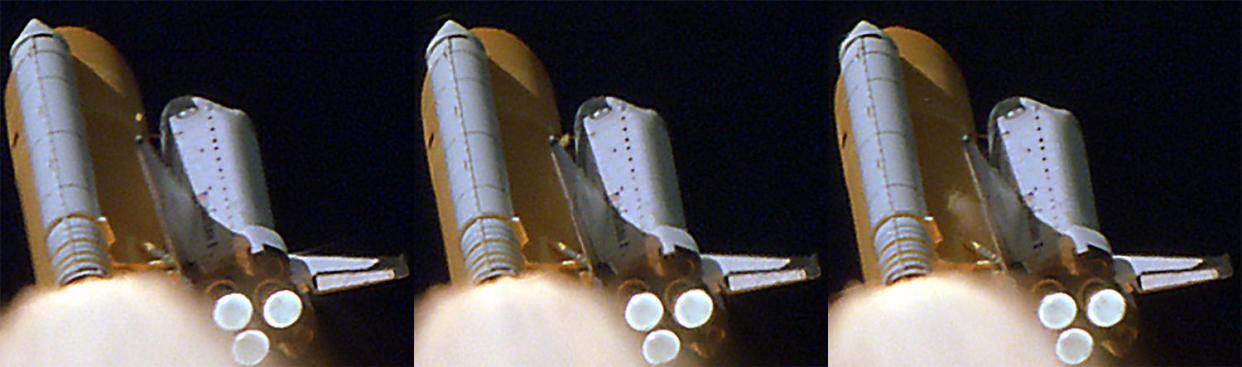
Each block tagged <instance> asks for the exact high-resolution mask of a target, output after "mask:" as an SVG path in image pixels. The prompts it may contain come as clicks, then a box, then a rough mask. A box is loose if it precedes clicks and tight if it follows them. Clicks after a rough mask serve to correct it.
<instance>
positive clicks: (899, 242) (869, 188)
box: [837, 21, 933, 284]
mask: <svg viewBox="0 0 1242 367" xmlns="http://www.w3.org/2000/svg"><path fill="white" fill-rule="evenodd" d="M837 57H838V59H839V60H840V62H841V74H842V78H843V82H844V88H845V96H846V100H847V103H848V104H849V111H850V129H851V131H852V132H853V138H854V147H855V149H856V150H857V152H858V166H859V169H860V170H861V171H862V184H863V196H864V197H865V198H866V200H867V216H868V218H870V220H871V228H872V231H873V237H872V245H873V246H875V255H876V258H877V259H878V261H879V265H880V272H881V274H882V275H883V277H884V282H885V283H886V284H887V283H892V282H894V281H896V280H898V279H901V278H903V277H907V276H911V275H920V274H926V273H928V272H930V271H931V260H932V259H933V255H932V251H931V246H930V244H931V240H930V237H929V236H928V234H927V229H926V228H925V227H924V226H923V222H922V219H923V218H925V217H926V216H927V206H926V204H924V202H923V184H922V180H921V176H920V172H919V164H918V156H917V153H916V151H915V138H914V126H913V124H911V122H910V112H909V110H908V109H907V107H906V94H905V90H904V87H903V86H902V79H901V78H902V77H901V59H900V58H899V56H898V54H897V46H896V45H895V44H894V43H893V41H892V39H890V38H889V37H888V35H887V34H885V33H884V32H883V31H881V30H879V29H877V28H876V27H875V26H873V25H871V24H870V23H867V22H866V21H862V22H859V23H858V25H857V26H855V27H854V30H852V31H850V34H849V36H848V37H847V38H846V39H845V41H844V42H842V43H841V49H840V53H839V54H838V55H837Z"/></svg>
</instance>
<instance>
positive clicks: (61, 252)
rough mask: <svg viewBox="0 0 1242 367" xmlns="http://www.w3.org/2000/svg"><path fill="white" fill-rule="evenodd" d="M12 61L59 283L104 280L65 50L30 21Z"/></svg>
mask: <svg viewBox="0 0 1242 367" xmlns="http://www.w3.org/2000/svg"><path fill="white" fill-rule="evenodd" d="M9 59H10V60H12V62H13V73H14V78H15V80H16V82H17V95H18V98H19V99H20V100H21V111H22V119H23V124H24V128H25V131H24V133H25V136H24V137H23V138H24V139H27V142H28V145H29V147H30V162H31V164H32V165H33V167H32V168H33V169H32V170H31V171H32V173H33V176H34V181H35V182H34V187H35V190H36V192H37V195H38V196H37V197H38V202H39V215H40V216H41V218H42V224H43V226H44V228H45V229H46V233H47V238H46V241H45V244H46V245H47V251H48V258H49V259H50V261H51V265H52V271H53V272H54V273H55V275H56V281H57V283H58V284H61V285H64V284H67V283H69V282H72V281H73V280H76V279H78V278H81V277H84V276H90V275H94V276H107V275H108V274H109V269H108V264H109V259H108V254H107V250H106V244H105V242H104V239H103V238H104V236H103V234H102V232H101V231H100V228H99V224H98V222H97V221H96V218H99V201H98V199H97V196H96V194H95V174H94V171H92V168H91V156H90V151H89V150H88V148H87V145H86V125H85V122H84V119H83V118H82V111H81V108H80V106H81V105H80V104H79V101H78V89H77V85H76V80H75V78H74V71H73V63H74V61H73V56H72V55H71V54H70V53H69V45H68V44H67V43H65V40H64V39H63V38H62V37H61V36H60V35H59V34H57V33H56V32H55V31H53V30H52V29H51V28H48V27H47V25H44V24H43V23H41V22H39V20H37V19H34V20H31V21H30V23H29V24H27V25H26V28H25V29H24V30H22V33H21V35H20V36H19V37H18V38H17V41H16V42H14V43H13V47H12V48H11V49H10V50H9Z"/></svg>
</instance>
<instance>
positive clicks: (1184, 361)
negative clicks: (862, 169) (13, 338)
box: [0, 2, 1242, 365]
mask: <svg viewBox="0 0 1242 367" xmlns="http://www.w3.org/2000/svg"><path fill="white" fill-rule="evenodd" d="M0 13H3V23H2V24H0V31H2V32H3V37H2V40H3V45H5V46H6V47H7V46H8V45H9V44H11V42H12V41H13V40H14V39H15V38H16V37H17V34H18V32H20V30H21V28H22V27H23V26H24V24H25V22H26V21H27V20H28V19H29V18H30V17H39V18H41V19H42V20H43V21H44V22H46V23H48V24H49V25H52V26H61V25H78V26H85V27H87V28H89V29H92V30H94V31H95V32H97V33H99V34H101V35H102V36H104V37H105V38H107V39H108V40H109V41H110V42H112V43H113V44H114V45H115V46H116V47H117V48H118V49H119V50H120V51H121V52H122V54H124V55H125V57H126V58H127V60H128V62H129V65H130V66H131V68H132V69H133V70H134V72H135V75H136V76H137V79H138V82H139V86H140V88H141V89H142V93H143V100H144V103H145V106H146V110H147V116H158V115H159V111H160V110H161V109H162V108H163V105H164V104H165V103H167V101H169V100H171V99H172V98H175V97H177V96H181V95H185V94H198V95H201V96H205V97H208V98H210V99H213V100H216V101H218V102H220V103H222V104H225V105H227V106H230V107H234V108H239V109H242V110H244V111H246V112H247V113H248V114H249V115H250V117H251V119H252V120H253V121H254V124H255V127H256V130H257V133H258V136H259V142H260V146H261V149H262V154H263V162H264V166H265V169H266V174H267V182H268V187H269V189H270V196H271V201H272V210H273V212H274V215H275V219H276V230H277V231H279V232H280V233H281V235H282V236H283V237H284V238H285V241H286V243H288V244H289V246H290V248H291V249H292V250H295V251H296V250H305V249H312V248H315V249H322V250H324V251H335V252H353V253H363V254H377V255H378V254H398V253H404V254H406V255H407V256H408V259H409V260H410V266H411V270H412V272H413V273H414V274H413V276H412V277H411V278H410V279H407V280H405V281H402V282H397V283H394V284H389V285H385V286H381V287H377V288H375V289H368V290H363V291H356V292H352V293H346V294H340V295H333V296H329V297H325V298H323V299H319V300H317V301H316V304H315V306H316V307H317V308H318V311H319V314H320V321H321V325H320V335H322V336H323V337H324V341H325V342H326V344H329V345H332V348H333V349H334V350H335V351H336V354H337V355H338V356H339V358H338V359H339V360H340V361H339V362H340V363H344V364H386V365H403V364H409V363H410V361H411V359H412V356H411V352H412V343H413V341H412V328H413V318H412V312H411V310H412V308H413V302H414V299H415V297H416V296H417V295H419V294H422V293H423V292H424V291H425V290H426V289H427V288H428V287H430V286H431V285H433V284H438V283H443V282H446V281H447V279H448V274H447V269H446V267H445V265H444V260H443V251H442V247H441V243H440V232H439V227H438V222H437V217H436V209H435V202H434V196H433V193H432V189H431V184H430V179H429V177H428V174H427V164H426V156H425V154H424V152H423V151H422V148H421V142H420V138H421V131H420V129H421V122H420V120H419V116H418V114H419V105H418V104H419V102H418V100H419V97H418V93H419V86H420V85H421V82H422V78H423V74H424V72H425V70H426V67H425V66H424V62H423V51H424V49H425V47H426V42H427V41H428V40H430V38H431V36H432V34H433V33H434V31H435V30H436V28H437V27H438V25H439V23H440V21H441V20H442V19H444V18H443V17H444V16H445V15H451V16H452V17H454V18H455V19H457V20H459V21H460V22H461V23H463V24H464V25H466V26H468V27H469V26H483V25H486V26H494V27H498V28H503V29H506V30H508V31H510V32H511V33H514V34H515V35H517V36H518V37H520V38H522V39H523V40H524V41H525V42H526V43H527V44H528V45H530V47H531V48H532V49H533V50H534V52H535V53H536V55H538V56H539V57H540V58H541V59H542V61H543V63H544V65H545V67H546V68H547V70H548V73H549V74H550V76H551V79H552V82H553V84H554V86H555V88H556V93H557V100H558V107H559V112H560V115H561V118H562V121H563V124H564V123H565V121H569V118H570V117H571V116H572V113H573V112H574V110H575V109H576V107H577V105H578V104H579V103H581V102H582V101H584V100H586V99H588V98H590V97H592V96H596V95H601V94H611V95H617V96H620V97H622V98H624V99H627V100H629V101H631V102H633V103H635V104H638V105H641V106H646V107H651V108H654V109H656V110H657V111H659V112H660V113H661V115H662V116H663V117H664V119H665V120H666V121H667V122H668V123H669V130H670V134H671V138H672V141H673V150H674V154H675V156H676V164H677V169H678V173H679V177H678V179H679V181H680V184H681V191H682V196H683V201H684V202H685V212H686V213H685V214H686V219H687V222H688V224H689V230H690V233H691V234H692V235H694V236H695V238H696V240H697V241H698V243H699V244H700V246H701V247H702V248H703V249H704V251H709V252H746V253H767V254H791V255H792V254H810V253H818V254H819V255H820V259H821V265H822V266H823V268H824V274H823V277H822V278H821V279H820V280H818V281H816V282H812V283H808V284H803V285H798V286H793V287H788V288H784V289H778V290H773V291H769V292H765V293H759V294H752V295H744V296H741V297H737V298H735V299H733V300H731V301H730V302H729V304H728V305H727V306H728V307H729V310H730V313H731V320H730V322H731V323H732V326H733V332H734V334H733V335H734V337H735V340H737V341H738V343H736V345H735V346H734V348H733V353H735V354H736V356H735V357H736V360H735V361H734V362H735V363H736V364H738V365H823V364H825V361H826V356H825V354H826V351H825V346H826V344H827V341H826V331H825V327H826V323H827V316H826V310H827V305H828V300H829V295H830V294H833V293H836V292H838V291H839V290H841V289H842V288H844V287H845V286H846V284H847V282H849V281H850V280H852V279H858V278H860V267H859V264H858V259H857V251H856V249H855V248H856V247H855V245H854V234H853V229H852V225H851V221H850V214H849V203H848V198H847V194H846V191H845V185H844V182H843V180H842V177H841V176H842V175H841V167H840V157H839V155H838V153H837V150H836V148H835V143H834V142H833V139H834V135H833V126H834V123H833V118H832V106H831V98H832V89H831V88H832V85H833V83H834V82H835V80H836V77H837V73H838V69H839V68H838V66H837V63H836V59H835V57H836V48H837V46H838V44H839V42H840V41H841V40H842V39H843V38H844V36H845V34H846V33H847V32H848V31H849V30H850V28H851V27H852V26H853V24H854V23H855V22H857V21H858V20H859V19H868V20H871V21H872V22H873V23H875V24H877V25H880V26H888V25H898V24H900V25H904V26H907V27H910V28H913V29H916V30H919V31H921V32H923V33H926V34H927V35H929V36H931V37H932V38H934V39H936V40H937V41H938V42H940V43H941V45H943V46H944V48H945V49H947V50H948V52H949V54H950V55H952V56H953V58H954V59H955V60H956V61H957V64H958V65H959V67H961V69H962V71H963V73H964V75H965V77H966V80H967V85H968V87H969V88H970V91H971V102H972V108H973V109H974V112H975V116H976V121H982V120H983V119H984V117H986V114H987V113H988V111H989V110H990V108H991V106H992V105H993V104H994V103H996V102H998V101H1000V100H1002V99H1004V98H1006V97H1009V96H1014V95H1025V96H1030V97H1034V98H1036V99H1038V100H1040V101H1043V102H1046V103H1048V104H1050V105H1053V106H1057V107H1062V108H1066V109H1069V110H1070V111H1072V112H1074V113H1075V115H1076V116H1077V117H1078V119H1079V120H1080V121H1081V122H1082V125H1083V130H1084V136H1085V139H1086V144H1087V152H1088V158H1089V162H1090V167H1091V173H1092V181H1093V184H1094V190H1095V191H1094V192H1095V197H1096V200H1097V203H1096V207H1097V210H1098V212H1099V218H1100V222H1101V227H1102V228H1101V232H1102V233H1104V235H1105V236H1107V237H1108V239H1109V241H1110V242H1111V243H1112V246H1113V248H1114V250H1115V251H1116V252H1118V253H1177V254H1187V255H1195V254H1198V255H1217V254H1223V253H1229V254H1230V255H1231V256H1232V257H1233V259H1234V267H1235V268H1238V259H1239V258H1242V254H1239V251H1238V250H1239V243H1242V242H1239V237H1238V234H1239V229H1240V228H1242V226H1240V223H1239V218H1240V217H1242V216H1240V214H1242V210H1240V207H1239V204H1240V203H1242V198H1240V197H1239V193H1242V190H1239V189H1240V187H1242V186H1239V172H1242V163H1240V162H1239V138H1240V137H1242V136H1240V135H1239V126H1242V118H1240V112H1239V103H1242V94H1240V89H1242V78H1240V75H1239V69H1240V68H1239V64H1240V62H1242V54H1240V52H1239V45H1240V43H1242V26H1240V22H1239V20H1240V19H1242V14H1240V13H1239V5H1238V3H1141V4H1139V3H1129V4H1116V3H1106V4H1092V5H1080V4H1069V3H1058V4H1048V3H1038V4H1029V3H1017V4H1008V3H1006V4H986V3H946V4H940V3H917V4H887V3H878V4H877V3H866V4H856V3H760V4H748V3H740V4H739V3H671V4H638V3H610V4H577V3H556V4H547V3H505V4H489V3H467V4H452V3H345V4H333V3H329V4H319V3H316V4H310V3H297V4H293V3H246V4H233V3H230V4H200V3H138V4H130V3H52V4H42V3H13V2H4V3H3V5H2V6H0ZM3 66H4V69H5V70H8V68H9V65H8V63H7V58H5V64H4V65H3ZM3 152H4V157H0V161H2V162H3V165H4V169H3V170H0V178H2V185H0V193H2V195H3V196H0V198H2V199H3V226H2V227H0V229H2V230H3V246H2V247H0V276H2V279H0V303H3V304H7V303H8V302H9V301H10V300H11V299H12V297H13V295H14V294H15V293H16V291H17V290H18V289H19V288H20V287H21V286H23V285H24V284H27V283H29V282H31V280H32V278H31V274H30V270H29V260H28V259H27V256H28V254H27V250H26V241H25V234H24V232H23V228H22V222H21V214H20V207H19V204H18V201H17V194H16V190H15V186H14V185H13V184H12V183H11V182H12V181H13V171H12V164H11V160H10V158H9V157H8V147H7V146H6V147H5V148H4V151H3ZM1238 285H1239V280H1238V278H1234V279H1230V280H1228V281H1225V282H1221V283H1219V284H1211V285H1206V286H1200V287H1197V288H1194V289H1187V290H1178V291H1172V292H1168V293H1163V294H1155V295H1148V296H1142V297H1140V300H1139V310H1140V313H1141V317H1142V320H1143V332H1142V334H1141V337H1140V339H1141V342H1142V343H1144V345H1145V346H1144V347H1143V348H1142V349H1143V350H1144V351H1145V353H1143V354H1142V355H1138V356H1135V357H1134V358H1131V360H1128V361H1127V362H1129V363H1135V364H1157V365H1238V364H1239V363H1242V361H1240V355H1239V351H1240V350H1242V341H1240V339H1239V334H1240V333H1242V331H1240V330H1242V328H1240V327H1242V321H1240V320H1242V318H1240V316H1239V311H1240V310H1242V305H1240V294H1239V288H1238ZM963 352H966V351H963Z"/></svg>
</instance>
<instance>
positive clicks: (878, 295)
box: [828, 272, 1063, 367]
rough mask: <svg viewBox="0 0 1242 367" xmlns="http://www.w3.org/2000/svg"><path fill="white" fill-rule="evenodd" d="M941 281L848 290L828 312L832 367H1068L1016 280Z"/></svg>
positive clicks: (938, 277) (941, 277) (940, 277)
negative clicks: (1054, 350)
mask: <svg viewBox="0 0 1242 367" xmlns="http://www.w3.org/2000/svg"><path fill="white" fill-rule="evenodd" d="M934 274H935V275H930V276H923V277H917V278H912V279H906V280H902V281H898V282H896V283H894V284H892V285H890V286H859V287H855V288H851V289H847V290H846V291H845V293H843V294H842V296H841V297H840V299H838V300H837V301H836V302H835V303H834V304H833V305H832V306H831V307H830V308H829V311H828V365H830V366H946V367H958V366H1063V365H1062V364H1060V363H1059V362H1058V360H1057V358H1056V355H1055V354H1054V353H1053V345H1054V343H1055V341H1056V335H1055V334H1053V333H1052V332H1051V331H1048V330H1045V329H1043V327H1042V326H1040V324H1039V321H1038V320H1037V318H1036V316H1035V310H1034V302H1032V301H1030V300H1028V299H1027V298H1026V297H1027V296H1026V295H1025V293H1024V292H1022V291H1021V290H1020V289H1018V287H1017V285H1016V284H1014V283H1013V282H1012V281H1011V280H1010V279H1009V278H1007V277H1003V276H1002V277H990V278H989V277H986V276H977V275H969V274H956V273H947V272H946V273H934Z"/></svg>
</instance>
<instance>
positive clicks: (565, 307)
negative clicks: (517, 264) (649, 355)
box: [414, 273, 646, 367]
mask: <svg viewBox="0 0 1242 367" xmlns="http://www.w3.org/2000/svg"><path fill="white" fill-rule="evenodd" d="M604 293H605V292H601V291H600V290H599V289H595V288H592V287H589V286H586V285H583V284H582V283H579V282H576V281H574V280H572V279H569V278H568V277H565V276H562V275H558V274H539V273H535V274H531V273H528V274H526V275H523V276H522V277H519V278H508V277H506V278H502V279H498V280H495V281H491V282H488V283H485V284H483V285H480V286H477V287H457V288H454V287H448V286H444V287H439V288H434V289H432V290H429V291H428V292H427V293H426V294H425V295H424V296H423V299H421V300H417V301H415V304H414V365H415V366H417V367H438V366H642V365H645V364H646V362H645V361H644V360H643V358H642V356H641V354H640V352H639V350H640V347H639V346H640V344H641V342H642V340H641V339H640V338H639V336H638V335H637V334H636V333H633V332H631V331H630V330H629V329H628V328H627V327H626V326H625V322H624V321H623V320H622V318H621V310H620V309H619V307H617V306H616V305H617V304H618V303H615V302H613V301H612V300H610V299H609V298H608V297H607V296H605V295H604Z"/></svg>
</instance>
